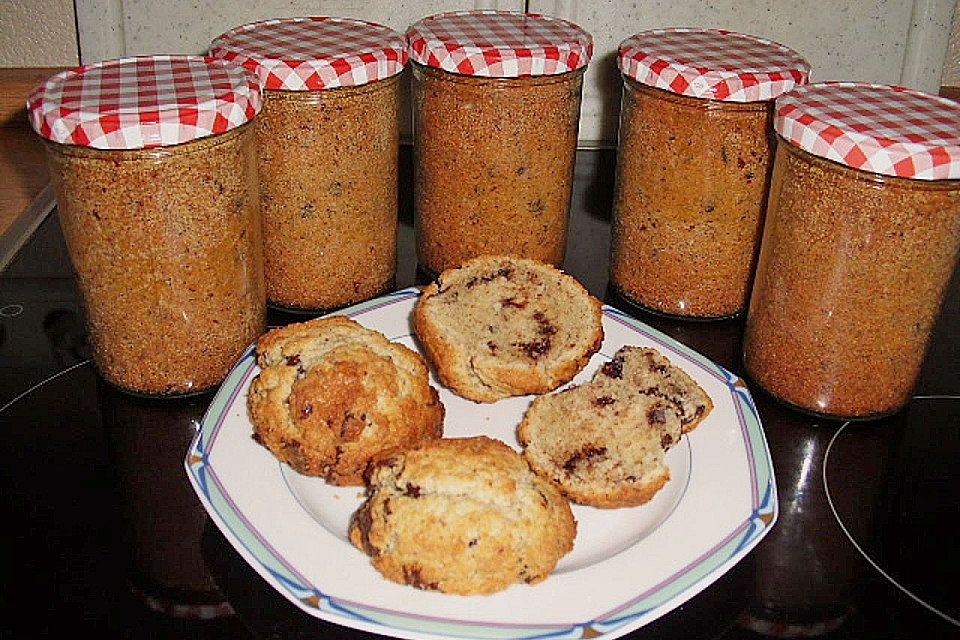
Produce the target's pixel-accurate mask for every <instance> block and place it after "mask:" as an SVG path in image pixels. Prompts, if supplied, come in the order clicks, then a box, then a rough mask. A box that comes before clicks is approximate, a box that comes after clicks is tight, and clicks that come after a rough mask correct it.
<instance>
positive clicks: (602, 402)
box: [593, 396, 616, 407]
mask: <svg viewBox="0 0 960 640" xmlns="http://www.w3.org/2000/svg"><path fill="white" fill-rule="evenodd" d="M614 402H616V400H614V399H613V398H611V397H610V396H600V397H599V398H594V399H593V404H595V405H597V406H598V407H606V406H607V405H611V404H613V403H614Z"/></svg>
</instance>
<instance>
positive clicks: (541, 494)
mask: <svg viewBox="0 0 960 640" xmlns="http://www.w3.org/2000/svg"><path fill="white" fill-rule="evenodd" d="M576 531H577V525H576V521H575V520H574V517H573V513H572V511H571V509H570V505H569V503H568V502H567V500H566V499H565V498H564V497H563V496H562V495H561V494H560V492H559V491H558V490H557V489H556V487H554V486H553V485H552V484H551V483H550V482H548V481H546V480H544V479H543V478H541V477H539V476H537V475H536V474H534V473H533V472H532V471H531V470H530V468H529V467H528V466H527V464H526V462H524V460H523V458H521V457H520V455H519V454H518V453H517V452H516V451H514V450H513V449H512V448H510V447H509V446H507V445H506V444H504V443H503V442H500V441H499V440H494V439H492V438H488V437H486V436H478V437H473V438H448V439H441V440H428V441H424V442H421V443H420V444H417V445H415V446H413V447H410V448H408V449H406V450H405V451H402V452H400V453H398V454H396V455H393V456H390V457H388V458H386V459H383V460H381V461H380V462H379V463H377V464H376V465H374V466H373V467H371V470H370V473H369V476H368V489H367V499H366V501H365V502H364V504H363V505H362V506H361V507H360V509H359V510H358V511H357V512H356V513H355V515H354V517H353V520H352V522H351V526H350V541H351V542H352V543H353V544H354V545H355V546H356V547H357V548H358V549H361V550H362V551H364V552H365V553H366V554H368V555H369V556H370V559H371V562H372V564H373V566H374V567H375V568H376V569H377V570H378V571H379V572H380V573H382V574H383V576H384V577H386V578H387V579H389V580H392V581H393V582H398V583H401V584H409V585H411V586H414V587H417V588H419V589H425V590H430V591H440V592H444V593H454V594H461V595H468V594H489V593H494V592H497V591H501V590H503V589H506V588H507V587H509V586H511V585H513V584H515V583H528V584H533V583H536V582H540V581H542V580H543V579H545V578H546V577H547V576H548V575H549V574H550V573H551V572H552V571H553V569H554V568H555V566H556V564H557V562H558V561H559V560H560V558H562V557H563V556H564V555H565V554H567V553H568V552H569V551H570V550H571V549H572V548H573V541H574V538H575V537H576Z"/></svg>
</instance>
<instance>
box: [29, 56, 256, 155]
mask: <svg viewBox="0 0 960 640" xmlns="http://www.w3.org/2000/svg"><path fill="white" fill-rule="evenodd" d="M261 104H262V100H261V93H260V83H259V82H258V81H257V79H256V77H254V76H253V75H251V74H250V73H249V72H248V71H246V70H245V69H244V68H243V67H240V66H237V65H235V64H232V63H230V62H226V61H224V60H215V59H213V58H201V57H195V56H141V57H135V58H121V59H117V60H107V61H105V62H98V63H95V64H90V65H86V66H83V67H78V68H76V69H71V70H68V71H63V72H61V73H58V74H56V75H54V76H51V77H50V78H48V79H47V80H46V81H45V82H43V83H42V84H41V85H40V86H38V87H37V88H36V89H34V91H33V93H32V94H31V95H30V97H29V98H28V99H27V111H28V113H29V116H30V123H31V124H32V125H33V128H34V129H35V130H36V131H37V133H39V134H40V135H41V136H43V137H44V138H47V139H48V140H53V141H54V142H59V143H62V144H72V145H79V146H84V147H94V148H97V149H145V148H152V147H166V146H170V145H175V144H182V143H184V142H191V141H193V140H197V139H198V138H204V137H206V136H211V135H214V134H218V133H224V132H226V131H229V130H230V129H233V128H235V127H239V126H240V125H242V124H244V123H246V122H249V121H250V120H251V119H252V118H253V117H254V116H255V115H256V114H257V113H259V112H260V107H261Z"/></svg>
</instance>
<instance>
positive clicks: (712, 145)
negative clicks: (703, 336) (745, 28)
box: [610, 29, 809, 319]
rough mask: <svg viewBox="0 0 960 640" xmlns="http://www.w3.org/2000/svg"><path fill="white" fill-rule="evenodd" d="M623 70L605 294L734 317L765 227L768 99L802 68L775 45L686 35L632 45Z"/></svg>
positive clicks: (643, 36)
mask: <svg viewBox="0 0 960 640" xmlns="http://www.w3.org/2000/svg"><path fill="white" fill-rule="evenodd" d="M618 59H619V65H620V69H621V74H622V81H623V97H622V108H621V114H620V132H619V145H618V153H617V169H616V173H617V178H616V187H615V191H614V204H613V221H612V228H611V232H612V238H611V256H610V280H611V283H612V284H613V286H614V288H615V289H616V290H617V292H618V293H619V294H620V295H621V296H622V297H623V298H625V299H626V300H628V301H629V302H632V303H634V304H637V305H639V306H641V307H644V308H646V309H649V310H651V311H654V312H657V313H661V314H666V315H674V316H683V317H690V318H701V319H713V318H725V317H731V316H734V315H737V314H738V313H740V312H741V311H742V310H743V308H744V306H745V304H746V300H747V297H748V294H749V287H750V283H751V279H752V276H753V270H754V265H755V262H756V255H757V250H758V248H759V244H760V233H761V229H762V228H763V216H764V210H765V206H766V195H767V187H768V184H769V176H770V167H771V164H772V158H773V150H774V136H773V129H772V123H773V99H774V98H775V97H776V96H777V95H779V93H781V92H783V91H786V90H789V89H790V88H792V87H793V86H796V85H798V84H802V83H804V82H806V78H807V76H808V74H809V65H808V64H807V63H806V61H804V60H803V59H802V58H800V57H799V56H798V55H797V54H796V53H794V52H793V51H791V50H789V49H787V48H786V47H783V46H782V45H779V44H775V43H772V42H769V41H766V40H760V39H758V38H754V37H752V36H745V35H741V34H733V33H728V32H719V31H712V30H692V29H669V30H656V31H649V32H644V33H640V34H637V35H635V36H633V37H631V38H628V39H627V40H625V41H624V42H623V43H622V44H621V45H620V50H619V58H618ZM747 77H749V78H750V80H749V81H748V80H747Z"/></svg>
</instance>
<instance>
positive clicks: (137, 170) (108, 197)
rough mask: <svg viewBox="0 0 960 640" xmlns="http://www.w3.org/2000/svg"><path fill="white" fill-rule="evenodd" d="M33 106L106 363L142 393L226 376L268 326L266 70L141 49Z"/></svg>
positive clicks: (70, 75)
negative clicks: (263, 196)
mask: <svg viewBox="0 0 960 640" xmlns="http://www.w3.org/2000/svg"><path fill="white" fill-rule="evenodd" d="M185 87H190V88H189V89H185ZM175 91H179V92H180V93H179V95H176V94H175V93H174V92H175ZM184 103H193V104H196V105H198V107H197V108H196V109H193V108H191V109H182V108H181V106H182V105H183V104H184ZM130 105H133V106H130ZM29 106H30V115H31V121H32V123H33V125H34V128H35V129H36V130H37V131H38V132H39V133H40V134H41V136H43V137H44V138H45V143H46V149H47V159H48V164H49V167H50V175H51V181H52V183H53V187H54V191H55V193H56V199H57V211H58V215H59V219H60V224H61V227H62V228H63V233H64V238H65V240H66V243H67V248H68V250H69V253H70V259H71V261H72V263H73V267H74V270H75V272H76V276H77V282H78V285H79V289H80V294H81V298H82V301H83V305H84V310H85V313H86V322H87V328H88V334H89V339H90V343H91V346H92V350H93V360H94V364H95V365H96V367H97V370H98V371H99V373H100V374H101V375H102V376H103V378H104V379H106V380H107V381H108V382H110V383H111V384H113V385H115V386H116V387H119V388H121V389H123V390H125V391H128V392H132V393H135V394H142V395H185V394H192V393H198V392H201V391H205V390H208V389H210V388H213V387H215V386H216V385H218V384H219V383H220V382H221V381H222V380H223V378H224V377H225V376H226V374H227V373H228V372H229V371H230V368H231V367H232V366H233V365H234V364H235V362H236V360H237V359H238V358H239V357H240V356H241V355H242V353H243V351H244V350H245V349H246V348H247V347H248V346H249V345H250V343H251V342H252V341H253V340H255V339H256V337H257V336H258V335H259V334H260V333H261V332H262V331H263V330H264V329H265V320H266V303H265V297H264V289H263V259H262V247H261V243H262V240H261V230H260V213H259V208H258V203H257V179H256V140H255V136H254V129H253V126H252V124H251V123H250V120H251V119H253V118H254V116H255V114H256V113H257V112H258V111H259V108H260V89H259V85H258V83H257V81H256V79H255V78H253V77H252V76H250V75H249V74H248V73H246V72H245V71H244V70H243V69H241V68H239V67H235V66H234V65H225V64H224V63H223V62H222V61H213V60H209V59H203V58H187V57H168V56H156V57H143V58H128V59H124V60H118V61H107V62H103V63H98V64H95V65H89V66H86V67H81V68H80V69H76V70H72V71H67V72H63V73H60V74H57V75H55V76H53V77H52V78H50V79H48V80H47V81H46V82H45V83H44V84H42V85H41V86H40V87H39V88H38V89H37V90H36V91H35V92H34V94H33V95H32V96H31V98H30V101H29Z"/></svg>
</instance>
